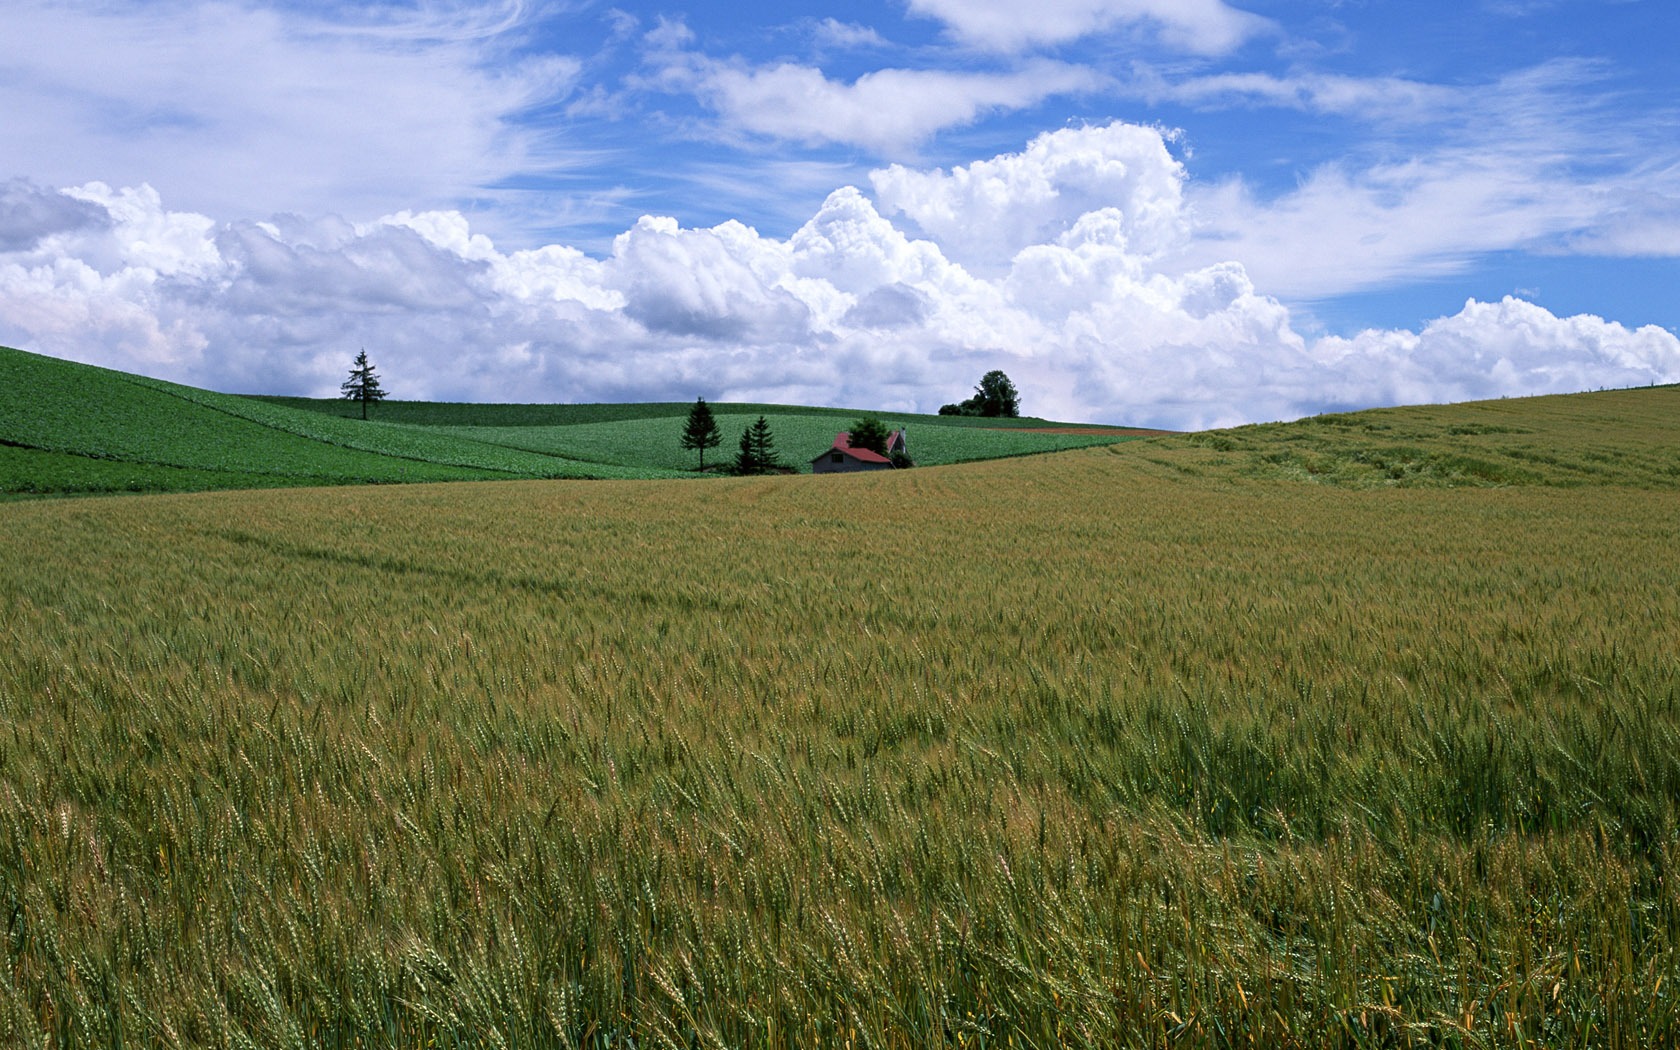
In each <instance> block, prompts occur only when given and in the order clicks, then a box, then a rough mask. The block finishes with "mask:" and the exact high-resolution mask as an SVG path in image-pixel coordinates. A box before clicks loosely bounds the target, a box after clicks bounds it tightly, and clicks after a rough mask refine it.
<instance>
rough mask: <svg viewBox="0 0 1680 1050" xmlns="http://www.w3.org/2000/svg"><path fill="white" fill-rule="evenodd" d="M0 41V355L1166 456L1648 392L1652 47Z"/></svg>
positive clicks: (88, 8) (1333, 27)
mask: <svg viewBox="0 0 1680 1050" xmlns="http://www.w3.org/2000/svg"><path fill="white" fill-rule="evenodd" d="M0 35H3V36H4V37H5V38H6V39H8V40H13V41H27V42H28V46H25V47H14V48H12V49H9V50H8V51H7V53H5V54H4V55H0V342H5V343H8V344H10V345H16V346H22V347H25V348H28V349H35V350H39V351H42V352H47V353H54V354H58V355H61V356H65V357H72V358H76V359H80V360H87V361H92V362H95V363H100V364H106V365H110V366H113V367H119V368H125V369H130V370H134V371H140V372H145V373H147V374H152V375H159V376H163V377H166V378H172V379H178V380H182V381H186V382H193V383H198V384H202V385H206V386H213V387H217V388H220V389H235V390H265V391H269V390H271V391H278V392H299V393H316V394H328V393H331V392H333V391H334V390H335V389H336V386H337V383H338V381H339V379H340V378H341V375H340V373H341V372H343V371H344V368H345V367H346V362H347V361H348V359H349V357H350V356H352V355H353V354H354V353H355V351H356V349H358V348H359V347H360V346H364V345H365V346H366V347H367V348H368V350H369V353H370V356H371V357H373V359H374V361H375V363H376V364H378V365H379V366H380V368H381V371H382V373H383V374H384V375H385V376H386V377H387V385H388V386H389V387H391V388H392V389H393V390H394V391H395V392H396V393H397V394H398V396H408V397H431V398H446V399H463V400H564V401H587V400H619V399H641V398H647V399H655V398H658V399H665V398H676V399H686V398H688V397H693V396H706V397H709V398H713V399H766V400H781V401H794V402H803V403H823V404H844V405H853V406H867V407H880V408H891V409H905V410H911V409H915V410H921V411H932V410H934V409H936V408H937V407H938V405H939V404H941V403H943V402H945V401H951V400H957V399H959V398H960V397H962V396H963V395H965V394H966V393H967V392H968V388H969V387H971V386H972V384H973V383H974V382H975V381H976V380H977V379H978V377H979V375H981V374H982V373H984V372H985V371H987V370H989V369H991V368H994V367H1001V368H1003V369H1004V370H1005V371H1007V372H1009V373H1010V375H1011V376H1012V377H1014V378H1015V379H1016V383H1017V385H1018V386H1019V387H1021V389H1022V391H1023V395H1024V399H1025V402H1026V405H1025V407H1026V408H1027V410H1028V411H1031V412H1034V413H1035V414H1043V415H1049V416H1054V417H1058V418H1068V419H1090V420H1103V421H1112V422H1134V423H1148V424H1154V425H1164V426H1175V427H1197V426H1208V425H1215V424H1223V423H1235V422H1245V421H1253V420H1263V419H1273V418H1288V417H1293V416H1298V415H1302V414H1306V413H1310V412H1315V411H1320V410H1325V409H1334V408H1346V407H1359V406H1364V405H1375V404H1391V403H1399V402H1415V401H1440V400H1458V399H1464V398H1471V397H1491V396H1501V395H1519V394H1528V393H1543V392H1554V391H1564V390H1571V389H1586V388H1593V387H1600V386H1623V385H1633V384H1639V383H1648V382H1675V381H1680V340H1677V339H1676V338H1675V335H1674V333H1675V332H1676V331H1680V295H1676V294H1675V290H1676V288H1677V287H1680V66H1677V64H1676V63H1673V62H1672V61H1671V59H1670V55H1669V52H1670V51H1671V50H1672V48H1671V47H1670V46H1669V44H1670V42H1671V41H1673V40H1675V39H1680V8H1677V7H1676V6H1675V5H1673V4H1672V3H1669V2H1667V0H1452V2H1435V0H1424V2H1408V3H1397V2H1382V0H1364V2H1360V0H1296V2H1284V0H1231V2H1226V0H1039V2H1037V3H1035V4H1031V5H1028V4H1022V3H1019V2H1018V0H892V2H882V3H850V4H843V5H842V4H833V3H817V2H783V3H775V4H769V3H736V4H730V5H689V6H682V5H668V4H648V3H635V2H632V3H618V4H608V3H590V2H570V3H541V2H530V3H480V4H459V3H450V2H447V0H438V2H430V3H390V4H378V5H368V4H343V3H336V2H328V0H317V2H309V3H293V4H272V3H260V2H231V3H196V2H184V0H150V2H146V3H124V2H121V0H100V2H74V0H72V2H69V3H64V2H47V0H14V2H12V3H9V4H8V5H7V6H6V8H5V9H4V10H3V11H0Z"/></svg>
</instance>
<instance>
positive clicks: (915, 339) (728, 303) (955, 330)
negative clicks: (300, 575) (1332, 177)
mask: <svg viewBox="0 0 1680 1050" xmlns="http://www.w3.org/2000/svg"><path fill="white" fill-rule="evenodd" d="M1184 177H1185V176H1184V171H1183V168H1182V165H1181V164H1180V162H1179V161H1177V160H1176V159H1174V158H1173V156H1172V155H1171V153H1170V152H1169V150H1168V149H1167V143H1166V142H1165V141H1164V140H1163V138H1162V136H1161V133H1160V132H1158V131H1156V130H1154V129H1150V128H1141V127H1135V126H1128V125H1122V124H1116V125H1109V126H1107V127H1100V128H1080V129H1068V130H1064V131H1058V132H1054V133H1051V134H1047V135H1043V136H1040V137H1038V138H1037V139H1035V140H1033V141H1032V142H1031V143H1029V144H1028V145H1027V146H1026V148H1024V149H1023V150H1022V151H1020V152H1019V153H1012V154H1007V155H1003V156H999V157H994V158H991V159H989V160H984V161H979V162H976V163H974V164H970V165H968V166H966V167H962V168H958V169H954V170H950V171H915V170H911V169H908V168H903V167H894V168H889V169H886V170H884V171H882V172H879V173H877V177H876V179H875V182H874V185H875V198H874V199H871V197H870V196H868V195H866V194H865V193H864V192H863V191H862V190H860V189H858V188H856V187H843V188H841V189H838V190H836V191H834V192H833V193H832V194H830V195H829V197H828V199H827V200H826V201H825V202H824V203H823V204H822V206H821V207H820V208H819V209H818V210H817V211H816V213H815V214H813V215H812V216H811V217H810V219H809V220H808V221H806V222H805V223H804V224H803V225H802V226H801V227H800V228H799V229H797V230H795V231H794V232H793V233H792V234H791V235H789V236H788V237H786V238H780V237H772V236H765V235H763V234H761V233H759V232H758V231H756V230H754V229H752V228H751V227H748V226H746V225H744V224H742V223H740V222H735V221H730V222H724V223H721V224H719V225H717V226H713V227H710V228H705V229H694V228H685V227H683V226H682V225H681V224H679V223H678V222H677V221H676V220H675V219H672V218H668V217H659V216H646V217H644V218H642V219H641V220H640V221H638V222H637V223H635V224H634V225H633V226H632V227H631V228H630V229H628V230H625V231H624V232H623V233H621V234H619V235H618V236H617V238H615V239H614V240H613V241H612V244H611V248H610V250H609V251H608V252H606V253H605V254H603V255H601V256H600V257H595V256H591V255H588V254H585V253H583V252H581V251H578V250H577V249H575V248H572V247H569V246H566V245H548V246H544V247H540V248H536V249H530V250H521V251H507V250H504V249H503V248H501V247H499V246H498V245H497V244H496V243H495V242H494V240H493V239H492V238H490V237H489V236H487V235H485V234H484V233H482V232H479V231H477V230H475V229H474V228H473V226H472V224H471V223H470V222H469V220H468V219H467V218H466V217H464V216H462V215H461V214H459V213H458V212H455V211H450V210H438V211H423V212H397V213H393V214H391V215H388V216H386V217H384V218H382V219H379V220H377V221H374V222H368V223H352V222H348V221H345V220H343V219H338V218H332V217H324V218H323V217H317V218H309V217H301V216H296V215H279V216H273V217H271V218H268V219H265V220H261V221H252V220H249V219H234V220H221V221H218V220H213V219H211V218H209V217H207V216H204V215H199V214H194V213H190V212H181V211H174V210H171V209H170V208H169V207H168V206H167V205H166V204H165V202H164V201H163V200H162V198H161V197H160V196H159V194H157V193H156V192H155V191H153V190H152V189H151V188H150V187H146V186H140V187H135V188H126V189H112V188H110V187H107V186H103V185H100V184H89V185H84V186H81V187H76V188H72V189H70V190H66V191H55V190H51V189H47V188H44V187H41V186H38V185H33V184H28V183H23V184H15V185H11V186H9V187H8V188H7V191H6V193H7V196H6V197H4V198H0V199H4V200H6V201H14V200H15V201H17V202H21V203H19V204H18V205H17V206H16V207H15V209H14V210H15V211H16V213H17V214H18V215H20V216H22V217H21V218H19V219H16V220H13V219H9V218H8V219H0V222H8V223H11V225H8V226H3V227H0V229H6V230H15V231H16V232H14V233H12V234H10V235H9V236H8V237H7V239H6V240H5V241H4V242H0V342H4V343H7V344H9V345H15V346H21V347H24V348H26V349H35V350H40V351H44V352H48V353H53V354H58V355H60V356H64V357H71V358H76V359H79V360H86V361H91V362H94V363H98V364H104V365H108V366H111V367H116V368H122V369H128V370H134V371H139V372H143V373H146V374H150V375H157V376H160V377H163V378H170V379H176V380H180V381H183V382H189V383H195V384H200V385H204V386H209V387H213V388H217V389H224V390H246V391H258V390H260V391H273V392H292V393H309V394H315V395H323V396H330V395H331V394H333V393H335V392H336V389H337V384H338V382H339V381H340V379H341V378H342V374H343V372H344V369H345V368H346V367H347V362H348V360H349V358H350V357H351V356H352V355H353V354H354V353H355V351H356V350H357V349H358V348H360V347H366V348H367V350H368V351H369V354H370V355H371V356H372V358H373V359H374V361H375V362H376V363H377V364H378V365H379V367H380V368H381V371H382V374H383V375H384V376H385V377H386V379H387V381H388V385H389V386H390V388H391V389H392V390H393V392H394V393H395V394H396V395H397V396H400V397H405V398H433V399H454V400H494V401H505V400H554V401H597V400H605V401H613V400H650V399H674V400H682V399H688V398H692V397H694V396H696V395H702V396H706V397H708V398H711V399H714V400H766V401H782V402H790V403H803V404H830V405H848V406H859V407H875V408H880V409H884V410H889V411H933V410H935V409H936V408H937V407H938V406H939V405H940V404H943V403H946V402H948V401H951V400H953V399H954V398H956V397H958V396H960V395H962V394H964V393H966V391H967V390H968V389H969V388H970V387H971V386H972V385H973V383H974V382H975V380H976V379H977V377H979V376H980V375H982V374H983V373H984V372H986V371H988V370H990V369H992V368H1002V369H1004V370H1005V371H1006V372H1008V373H1009V375H1010V376H1011V378H1012V379H1014V380H1015V382H1016V385H1017V386H1018V387H1019V388H1020V389H1021V390H1022V393H1023V399H1024V407H1025V408H1026V410H1027V411H1029V412H1031V413H1033V414H1037V415H1043V416H1047V417H1052V418H1062V419H1075V420H1092V421H1109V422H1125V423H1133V424H1140V425H1153V426H1165V427H1175V428H1196V427H1205V426H1214V425H1222V424H1233V423H1240V422H1248V421H1254V420H1262V419H1277V418H1289V417H1294V416H1299V415H1303V414H1307V413H1311V412H1315V411H1319V410H1323V409H1329V408H1346V407H1350V406H1358V405H1378V404H1392V403H1401V402H1427V401H1440V400H1453V399H1461V398H1475V397H1492V396H1498V395H1520V394H1534V393H1547V392H1556V391H1565V390H1576V389H1584V388H1590V387H1598V386H1613V385H1633V384H1641V383H1648V382H1673V381H1677V380H1680V340H1677V339H1676V338H1675V336H1674V335H1673V334H1672V333H1670V332H1668V331H1666V330H1664V329H1661V328H1656V327H1647V328H1641V329H1637V330H1632V329H1628V328H1626V327H1624V326H1622V325H1620V324H1616V323H1614V322H1612V321H1606V320H1603V319H1601V318H1597V317H1591V316H1577V317H1557V316H1555V315H1554V314H1552V313H1550V312H1549V311H1547V310H1546V309H1544V308H1543V307H1541V306H1539V305H1537V304H1534V303H1530V302H1526V301H1523V300H1520V299H1505V300H1503V301H1501V302H1497V303H1483V302H1476V301H1471V302H1467V303H1466V304H1465V307H1464V309H1463V310H1461V311H1460V312H1459V313H1457V314H1455V315H1454V316H1452V317H1448V318H1441V319H1437V320H1434V321H1431V322H1429V323H1427V324H1425V325H1423V326H1422V327H1421V328H1420V329H1419V330H1417V331H1369V332H1362V333H1359V334H1356V335H1353V336H1348V337H1317V338H1309V337H1307V336H1304V335H1303V334H1301V333H1300V332H1298V331H1297V330H1296V329H1295V327H1294V325H1293V321H1292V318H1291V314H1290V311H1289V309H1288V308H1287V307H1286V306H1285V305H1283V304H1282V303H1281V302H1280V301H1279V300H1278V299H1276V298H1274V297H1273V296H1272V295H1270V294H1268V290H1267V289H1266V288H1265V286H1264V284H1262V283H1260V282H1258V281H1256V279H1255V277H1254V273H1253V271H1251V270H1250V268H1248V267H1247V266H1246V265H1244V263H1243V262H1242V261H1239V260H1237V259H1232V258H1225V259H1215V260H1212V261H1207V262H1196V263H1185V262H1184V258H1183V253H1182V252H1180V251H1178V250H1177V246H1178V245H1180V244H1181V243H1182V241H1183V239H1184V238H1185V237H1186V236H1187V235H1188V234H1187V232H1186V231H1188V230H1190V229H1191V224H1190V222H1189V216H1188V209H1189V204H1188V203H1187V202H1186V200H1185V198H1184V196H1183V194H1182V184H1183V181H1184ZM877 201H879V202H880V204H879V205H878V204H877V203H876V202H877ZM10 214H11V212H0V215H10ZM964 215H966V216H968V217H969V222H968V223H967V224H965V223H963V222H961V221H959V220H960V218H961V217H962V216H964ZM890 216H900V217H902V221H903V222H904V223H905V225H900V224H899V222H897V221H894V219H893V218H891V217H890ZM976 228H978V229H980V230H981V231H982V232H976Z"/></svg>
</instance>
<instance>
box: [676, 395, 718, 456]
mask: <svg viewBox="0 0 1680 1050" xmlns="http://www.w3.org/2000/svg"><path fill="white" fill-rule="evenodd" d="M722 442H723V431H721V430H719V429H718V425H717V420H716V419H714V418H712V409H711V406H710V405H708V404H706V399H705V398H703V397H697V398H695V399H694V407H693V408H691V409H689V410H688V422H687V423H686V424H685V425H684V426H683V434H682V447H683V448H687V449H697V450H699V452H700V469H701V470H702V471H704V470H705V469H706V450H707V449H709V448H717V447H718V445H720V444H722Z"/></svg>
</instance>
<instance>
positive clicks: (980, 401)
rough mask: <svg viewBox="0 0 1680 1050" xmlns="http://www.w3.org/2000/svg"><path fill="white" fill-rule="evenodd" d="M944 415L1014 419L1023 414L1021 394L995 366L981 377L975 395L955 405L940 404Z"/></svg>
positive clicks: (940, 410) (940, 412) (940, 411)
mask: <svg viewBox="0 0 1680 1050" xmlns="http://www.w3.org/2000/svg"><path fill="white" fill-rule="evenodd" d="M939 414H940V415H942V416H993V417H998V416H1003V417H1007V418H1010V419H1014V418H1016V417H1017V416H1019V415H1020V414H1021V395H1020V393H1019V392H1018V391H1016V389H1015V384H1014V383H1011V382H1010V381H1009V377H1008V376H1006V375H1004V374H1003V371H1002V370H1001V369H997V368H994V369H992V370H991V371H990V372H987V373H986V374H985V375H984V376H982V377H981V378H980V385H979V386H977V387H975V388H974V396H973V397H971V398H968V399H966V400H964V401H962V402H959V403H958V404H955V405H941V406H939Z"/></svg>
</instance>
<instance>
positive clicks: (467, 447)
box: [0, 347, 1127, 498]
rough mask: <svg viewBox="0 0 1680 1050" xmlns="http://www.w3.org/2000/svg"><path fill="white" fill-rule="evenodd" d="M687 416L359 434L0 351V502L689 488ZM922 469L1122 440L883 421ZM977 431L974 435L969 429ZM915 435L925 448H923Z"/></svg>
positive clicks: (513, 411) (273, 404)
mask: <svg viewBox="0 0 1680 1050" xmlns="http://www.w3.org/2000/svg"><path fill="white" fill-rule="evenodd" d="M688 410H689V406H688V405H686V404H682V405H678V404H658V403H654V404H645V405H459V404H457V405H445V404H432V403H425V402H386V403H383V404H380V405H378V406H376V408H375V410H374V412H375V416H376V418H375V419H373V420H369V421H363V420H361V419H360V418H357V417H359V415H360V407H359V406H357V405H354V404H351V403H350V402H347V401H342V400H340V401H312V400H308V399H304V398H275V397H241V396H237V395H232V394H219V393H212V392H210V391H207V390H199V389H195V388H192V387H186V386H180V385H178V384H174V383H166V382H162V381H160V380H154V379H148V378H145V377H142V376H135V375H129V374H126V373H121V372H113V371H110V370H107V369H102V368H93V367H90V366H87V365H79V364H73V363H71V362H67V361H61V360H57V359H54V358H48V357H42V356H39V355H36V354H28V353H24V352H22V351H18V350H10V349H6V348H4V347H0V450H3V451H0V498H5V497H7V496H11V497H18V496H38V495H70V494H97V493H109V492H146V491H149V492H172V491H173V492H181V491H198V490H204V489H236V488H264V487H277V486H298V485H343V484H387V483H395V482H422V481H460V480H487V479H511V478H588V479H618V480H625V479H655V478H674V477H684V476H693V475H694V472H695V468H696V467H697V465H698V458H697V457H696V456H694V454H692V453H688V452H684V451H683V449H682V448H681V447H680V445H679V438H680V435H681V433H682V426H683V422H684V420H685V418H686V417H687V414H688ZM719 410H720V412H721V413H722V415H721V418H720V424H721V425H722V426H723V430H724V443H723V445H722V446H720V447H719V448H717V449H713V450H712V451H711V454H710V456H709V457H708V462H709V463H710V464H722V463H725V462H727V461H728V460H729V459H730V458H731V457H733V455H734V452H735V449H736V443H737V442H738V441H739V439H740V432H741V430H743V429H744V428H745V427H746V426H747V425H748V424H749V423H751V422H752V420H753V419H755V418H756V417H757V416H758V415H759V414H761V413H763V414H767V415H770V416H773V417H774V418H775V424H774V431H775V433H777V435H778V448H779V450H780V452H781V454H782V457H783V459H784V460H785V462H786V463H787V465H788V466H789V467H793V468H796V469H800V470H804V471H809V470H810V461H811V459H812V457H814V456H816V455H817V454H818V453H819V452H821V451H822V450H823V449H825V448H827V447H828V445H829V444H830V443H831V442H832V441H833V439H834V433H835V431H836V430H839V429H843V428H844V427H845V425H846V423H847V422H848V421H849V420H851V419H854V418H857V416H858V415H860V414H862V413H858V412H848V411H847V410H843V409H807V408H789V407H787V406H765V405H732V406H719ZM892 418H893V419H894V425H900V424H909V425H911V426H913V427H914V428H915V430H916V432H917V438H918V441H917V447H916V452H917V457H918V460H919V462H920V463H922V464H923V465H928V466H937V465H942V464H949V463H957V462H964V461H969V460H977V459H993V458H998V457H1004V456H1016V455H1026V454H1032V453H1038V452H1053V451H1057V450H1061V449H1067V448H1077V447H1085V446H1089V445H1099V444H1107V443H1111V442H1114V441H1120V440H1127V438H1125V437H1123V436H1118V435H1115V434H1113V433H1105V432H1104V431H1103V430H1101V429H1100V428H1085V429H1084V432H1083V433H1074V434H1041V433H1031V432H1030V431H1029V430H1028V429H1026V428H1030V427H1032V426H1035V425H1043V424H1044V421H1043V420H984V421H981V420H971V419H957V420H953V419H950V418H948V417H939V416H909V417H892ZM980 423H985V424H988V425H986V426H980V425H977V424H980ZM924 435H925V440H924V439H923V436H924Z"/></svg>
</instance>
